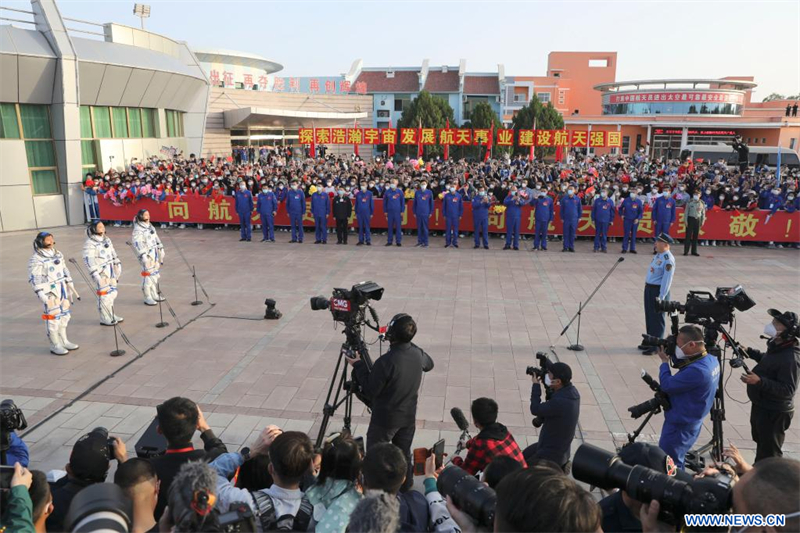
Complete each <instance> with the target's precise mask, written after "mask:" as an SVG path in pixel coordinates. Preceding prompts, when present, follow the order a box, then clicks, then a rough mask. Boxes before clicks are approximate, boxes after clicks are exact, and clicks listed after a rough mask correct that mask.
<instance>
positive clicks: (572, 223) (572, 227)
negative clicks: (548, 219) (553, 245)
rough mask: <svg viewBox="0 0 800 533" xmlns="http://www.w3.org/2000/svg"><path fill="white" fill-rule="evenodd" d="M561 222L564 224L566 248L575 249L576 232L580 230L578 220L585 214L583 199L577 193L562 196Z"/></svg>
mask: <svg viewBox="0 0 800 533" xmlns="http://www.w3.org/2000/svg"><path fill="white" fill-rule="evenodd" d="M559 211H560V213H559V214H560V216H561V222H562V223H563V225H564V249H565V250H574V249H575V234H576V233H577V231H578V221H579V220H580V219H581V215H582V214H583V206H582V205H581V200H580V198H578V197H577V196H575V195H572V196H570V195H565V196H563V197H562V198H561V207H560V209H559Z"/></svg>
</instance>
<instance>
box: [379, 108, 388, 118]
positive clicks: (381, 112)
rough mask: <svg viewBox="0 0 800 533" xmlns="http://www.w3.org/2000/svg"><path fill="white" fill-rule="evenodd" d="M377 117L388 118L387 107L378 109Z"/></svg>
mask: <svg viewBox="0 0 800 533" xmlns="http://www.w3.org/2000/svg"><path fill="white" fill-rule="evenodd" d="M378 118H389V110H388V109H378Z"/></svg>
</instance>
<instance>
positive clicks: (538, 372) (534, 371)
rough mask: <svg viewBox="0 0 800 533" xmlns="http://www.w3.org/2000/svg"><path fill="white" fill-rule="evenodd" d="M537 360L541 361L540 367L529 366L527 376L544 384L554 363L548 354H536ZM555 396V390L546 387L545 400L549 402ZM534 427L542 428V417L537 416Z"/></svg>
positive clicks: (526, 371) (526, 370) (533, 421)
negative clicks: (534, 377) (533, 377)
mask: <svg viewBox="0 0 800 533" xmlns="http://www.w3.org/2000/svg"><path fill="white" fill-rule="evenodd" d="M536 359H538V360H539V366H538V367H536V366H529V367H527V368H526V369H525V374H527V375H528V376H536V378H537V379H539V380H541V381H542V383H544V377H545V376H546V375H547V372H548V370H549V368H550V365H552V364H553V363H552V362H551V361H550V359H548V358H547V354H546V353H544V352H536ZM551 396H553V389H551V388H550V387H548V386H547V385H544V398H545V400H549V399H550V397H551ZM531 423H532V424H533V427H535V428H540V427H542V424H543V423H544V420H542V419H541V417H538V416H535V417H533V420H532V421H531Z"/></svg>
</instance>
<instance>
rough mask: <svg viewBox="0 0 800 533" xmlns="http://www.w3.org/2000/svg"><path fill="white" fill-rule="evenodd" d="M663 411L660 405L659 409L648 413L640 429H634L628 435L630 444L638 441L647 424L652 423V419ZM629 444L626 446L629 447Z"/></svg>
mask: <svg viewBox="0 0 800 533" xmlns="http://www.w3.org/2000/svg"><path fill="white" fill-rule="evenodd" d="M661 411H662V408H661V406H660V405H659V406H658V407H656V408H655V409H653V410H651V411H650V412H649V413H647V416H646V417H645V419H644V420H643V421H642V423H641V424H639V427H638V428H636V429H634V430H633V433H628V444H633V443H634V442H635V441H636V438H637V437H638V436H639V435H640V434H641V433H642V430H643V429H644V427H645V426H646V425H647V423H648V422H650V419H651V418H653V415H657V414H658V413H660V412H661ZM628 444H625V446H627V445H628ZM623 447H624V446H623Z"/></svg>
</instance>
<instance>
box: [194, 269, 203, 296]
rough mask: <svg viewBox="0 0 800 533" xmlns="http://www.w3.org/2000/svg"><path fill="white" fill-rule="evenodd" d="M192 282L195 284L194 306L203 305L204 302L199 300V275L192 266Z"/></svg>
mask: <svg viewBox="0 0 800 533" xmlns="http://www.w3.org/2000/svg"><path fill="white" fill-rule="evenodd" d="M192 281H193V282H194V301H193V302H192V305H203V302H201V301H200V300H199V299H198V298H197V273H195V271H194V265H192Z"/></svg>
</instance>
